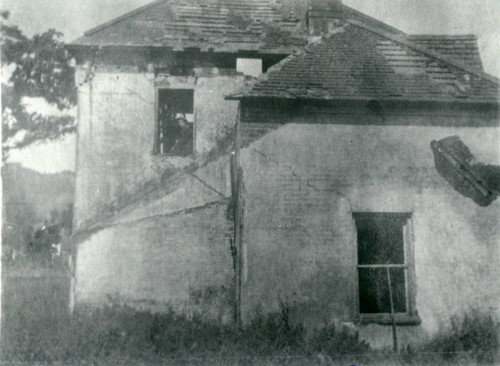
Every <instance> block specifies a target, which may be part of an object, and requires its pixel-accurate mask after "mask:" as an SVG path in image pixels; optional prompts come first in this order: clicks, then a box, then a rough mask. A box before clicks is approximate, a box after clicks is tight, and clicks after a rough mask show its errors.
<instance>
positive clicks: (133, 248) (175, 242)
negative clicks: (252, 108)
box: [73, 155, 234, 322]
mask: <svg viewBox="0 0 500 366" xmlns="http://www.w3.org/2000/svg"><path fill="white" fill-rule="evenodd" d="M230 181H231V180H230V172H229V156H226V155H224V156H221V157H219V158H218V159H215V160H213V161H211V162H209V163H207V164H205V165H204V166H202V167H199V168H198V169H196V170H194V171H193V172H191V173H187V174H183V175H181V176H179V177H176V178H172V179H169V180H168V181H167V182H165V185H166V187H163V188H162V189H158V190H155V191H153V192H152V193H151V194H149V195H146V196H145V197H143V199H142V200H141V201H140V202H137V203H135V204H132V205H130V206H129V207H127V208H126V209H123V210H121V211H120V212H118V213H117V214H116V215H114V216H113V217H112V218H110V219H108V220H106V221H103V222H102V223H100V224H99V226H97V227H94V229H93V230H92V231H91V232H90V233H86V232H82V233H80V234H78V235H80V236H82V235H83V237H81V239H77V240H78V243H77V260H76V271H75V272H76V273H75V278H76V282H75V283H74V293H73V296H74V301H75V303H76V305H77V306H82V305H85V304H87V305H93V306H101V305H103V304H106V303H109V300H110V299H111V298H112V299H116V300H117V301H120V302H123V303H126V304H129V305H132V306H136V307H143V308H147V309H150V310H160V311H161V310H165V309H166V307H167V306H171V307H173V308H174V309H175V310H177V311H179V312H182V313H187V314H191V313H193V312H202V313H204V314H206V315H207V316H208V318H210V319H213V320H217V321H222V322H228V321H231V319H232V314H233V308H232V303H233V302H232V300H233V296H234V295H233V288H234V285H233V278H234V277H233V274H234V272H233V258H232V256H231V250H230V242H229V237H230V236H231V235H232V219H231V217H230V216H228V213H227V208H228V203H229V198H230V196H231V183H230ZM78 235H77V238H78Z"/></svg>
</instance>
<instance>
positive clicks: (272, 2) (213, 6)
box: [72, 0, 307, 54]
mask: <svg viewBox="0 0 500 366" xmlns="http://www.w3.org/2000/svg"><path fill="white" fill-rule="evenodd" d="M305 44H307V36H306V34H305V30H303V29H301V26H300V23H299V21H298V20H296V19H290V18H289V17H288V18H286V19H284V16H283V14H282V12H281V6H280V3H279V1H277V0H245V1H241V0H194V1H189V0H161V1H156V2H154V3H152V4H149V5H146V6H144V7H142V8H139V9H137V10H135V11H133V12H131V13H128V14H126V15H124V16H122V17H120V18H117V19H115V20H113V21H111V22H109V23H106V24H103V25H102V26H99V27H97V28H94V29H92V30H90V31H88V32H86V33H85V35H84V36H83V37H81V38H79V39H77V40H76V41H74V42H72V45H79V46H142V47H144V46H150V47H171V48H173V49H174V50H183V49H185V48H199V49H200V50H201V51H208V50H213V51H215V52H218V51H220V52H237V51H239V50H244V51H259V52H263V53H281V54H289V53H291V52H292V50H293V49H295V48H297V47H301V46H304V45H305Z"/></svg>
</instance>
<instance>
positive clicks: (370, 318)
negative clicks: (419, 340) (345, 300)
mask: <svg viewBox="0 0 500 366" xmlns="http://www.w3.org/2000/svg"><path fill="white" fill-rule="evenodd" d="M354 219H355V221H356V228H357V234H358V265H357V269H358V292H359V294H358V295H359V297H358V299H359V309H358V311H359V320H360V321H361V322H364V323H381V324H390V323H392V322H393V321H394V322H396V323H398V324H419V323H420V319H419V318H418V315H417V312H416V310H415V283H414V282H415V276H414V270H413V268H414V266H413V248H412V243H411V232H410V221H411V214H409V213H373V212H370V213H366V212H359V213H355V214H354Z"/></svg>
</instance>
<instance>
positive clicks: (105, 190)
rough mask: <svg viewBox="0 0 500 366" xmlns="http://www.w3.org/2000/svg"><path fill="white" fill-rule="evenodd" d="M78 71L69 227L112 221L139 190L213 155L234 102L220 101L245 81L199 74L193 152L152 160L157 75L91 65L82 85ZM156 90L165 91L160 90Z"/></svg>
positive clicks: (234, 110)
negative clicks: (109, 218) (72, 208)
mask: <svg viewBox="0 0 500 366" xmlns="http://www.w3.org/2000/svg"><path fill="white" fill-rule="evenodd" d="M85 76H86V70H84V69H83V68H81V69H79V70H78V72H77V76H76V78H77V80H78V81H79V83H78V84H79V85H80V86H79V88H78V143H77V173H76V193H75V227H76V229H77V230H79V229H81V228H83V227H85V224H86V223H88V222H91V221H94V220H95V219H96V218H99V219H102V217H106V216H109V215H112V214H113V213H114V212H115V211H117V210H119V209H120V208H122V207H125V206H127V205H128V204H130V203H132V202H134V201H136V200H137V199H138V196H140V195H141V192H144V191H145V190H147V189H148V188H151V187H152V186H153V187H154V186H156V185H160V184H161V182H162V181H163V180H165V179H166V178H168V177H169V176H170V175H172V174H174V173H175V172H178V171H179V170H181V169H182V168H185V167H187V166H190V165H192V164H194V163H196V162H197V161H199V160H200V159H202V158H203V156H204V155H206V154H207V153H208V152H209V151H211V150H213V148H214V147H215V146H216V144H217V141H218V140H220V139H221V138H223V136H224V134H225V133H226V132H227V128H226V127H225V126H234V123H235V121H236V114H237V102H231V101H225V100H224V95H225V94H227V93H230V92H232V91H234V90H235V89H237V88H238V87H239V86H240V85H241V84H242V82H243V76H241V75H239V76H238V75H235V76H229V75H218V71H217V70H216V69H214V70H213V71H212V73H207V72H206V71H204V70H201V71H199V75H198V76H197V77H196V78H192V79H193V80H194V84H193V85H194V90H195V92H194V110H195V138H196V141H195V154H193V155H192V156H190V157H185V158H184V157H167V156H161V155H154V154H153V153H152V152H153V143H154V133H155V132H154V131H155V114H156V111H155V93H156V92H155V88H156V86H155V75H154V74H153V73H141V72H137V71H130V70H129V71H124V70H118V68H113V67H111V66H106V67H105V66H100V67H97V69H96V70H95V72H94V73H93V74H91V78H90V79H89V80H87V81H85ZM162 87H168V85H167V86H165V85H162Z"/></svg>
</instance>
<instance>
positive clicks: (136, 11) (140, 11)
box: [83, 0, 167, 36]
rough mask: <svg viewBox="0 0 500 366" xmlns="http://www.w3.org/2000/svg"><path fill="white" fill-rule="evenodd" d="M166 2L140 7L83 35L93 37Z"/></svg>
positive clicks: (158, 1)
mask: <svg viewBox="0 0 500 366" xmlns="http://www.w3.org/2000/svg"><path fill="white" fill-rule="evenodd" d="M166 1H167V0H156V1H153V2H151V3H149V4H146V5H143V6H141V7H139V8H137V9H134V10H132V11H129V12H128V13H125V14H123V15H120V16H119V17H117V18H114V19H111V20H110V21H108V22H106V23H103V24H101V25H98V26H97V27H94V28H91V29H89V30H88V31H86V32H85V33H83V35H84V36H91V35H92V34H94V33H97V32H99V31H101V30H103V29H106V28H108V27H110V26H112V25H115V24H116V23H118V22H121V21H122V20H125V19H128V18H130V17H132V16H134V15H137V14H140V13H142V12H144V11H146V10H148V9H149V8H152V7H153V6H155V5H158V4H161V3H163V2H166Z"/></svg>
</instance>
